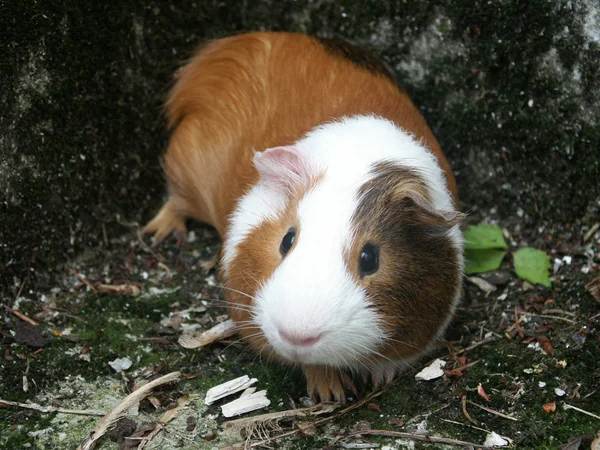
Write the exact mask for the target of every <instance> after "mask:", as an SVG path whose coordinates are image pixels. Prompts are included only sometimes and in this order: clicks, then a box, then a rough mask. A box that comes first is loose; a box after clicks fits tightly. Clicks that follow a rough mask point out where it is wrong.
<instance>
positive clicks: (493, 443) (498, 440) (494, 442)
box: [483, 431, 510, 447]
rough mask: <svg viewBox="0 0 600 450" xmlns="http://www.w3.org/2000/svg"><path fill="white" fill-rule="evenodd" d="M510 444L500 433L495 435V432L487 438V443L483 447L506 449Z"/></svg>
mask: <svg viewBox="0 0 600 450" xmlns="http://www.w3.org/2000/svg"><path fill="white" fill-rule="evenodd" d="M509 444H510V442H509V441H508V440H507V439H504V438H503V437H502V436H500V435H499V434H498V433H494V432H493V431H492V432H491V433H490V434H488V435H487V437H486V438H485V442H484V443H483V445H484V446H485V447H506V446H507V445H509Z"/></svg>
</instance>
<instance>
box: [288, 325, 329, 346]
mask: <svg viewBox="0 0 600 450" xmlns="http://www.w3.org/2000/svg"><path fill="white" fill-rule="evenodd" d="M321 334H322V333H319V334H317V335H309V334H306V333H302V332H297V331H290V332H286V331H283V330H281V329H280V330H279V336H281V339H283V340H284V341H287V342H289V343H290V344H294V345H299V346H303V347H309V346H311V345H315V344H316V343H317V342H318V341H319V339H321Z"/></svg>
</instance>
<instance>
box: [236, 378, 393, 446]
mask: <svg viewBox="0 0 600 450" xmlns="http://www.w3.org/2000/svg"><path fill="white" fill-rule="evenodd" d="M391 385H392V383H390V384H388V385H386V386H384V387H383V388H382V389H380V390H379V391H376V392H373V393H371V394H369V395H367V396H366V397H365V398H363V399H361V400H360V401H358V402H356V403H354V404H353V405H350V406H348V407H347V408H344V409H342V410H341V411H339V412H338V413H337V414H333V415H331V416H328V417H324V418H323V419H319V420H316V421H314V422H313V425H314V426H315V427H317V426H319V425H321V424H323V423H326V422H330V421H332V420H333V419H335V418H337V417H339V416H341V415H343V414H346V413H349V412H350V411H352V410H354V409H356V408H359V407H361V406H363V405H364V404H366V403H369V402H370V401H371V400H373V399H374V398H376V397H379V396H380V395H381V394H383V393H384V392H385V391H387V390H388V388H389V387H390V386H391ZM300 431H302V430H301V429H300V428H296V429H293V430H291V431H286V432H285V433H281V434H278V435H277V436H273V437H270V438H267V439H263V440H262V441H258V442H253V443H252V444H250V445H248V446H247V447H246V448H252V447H259V446H264V445H266V444H268V443H270V442H273V441H275V440H277V439H281V438H284V437H287V436H293V435H294V434H298V433H299V432H300Z"/></svg>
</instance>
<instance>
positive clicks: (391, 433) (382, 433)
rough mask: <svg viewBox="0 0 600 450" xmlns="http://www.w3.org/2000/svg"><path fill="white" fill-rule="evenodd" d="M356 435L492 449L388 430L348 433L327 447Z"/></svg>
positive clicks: (464, 442) (446, 439)
mask: <svg viewBox="0 0 600 450" xmlns="http://www.w3.org/2000/svg"><path fill="white" fill-rule="evenodd" d="M358 435H361V436H362V435H368V436H387V437H394V438H402V439H410V440H413V441H421V442H430V443H433V444H447V445H456V446H461V447H475V448H478V449H492V448H493V447H486V446H482V445H479V444H474V443H472V442H466V441H459V440H458V439H450V438H444V437H439V436H429V435H426V434H417V433H406V432H402V431H390V430H367V431H356V432H354V433H350V434H348V435H346V436H341V437H338V438H335V439H334V440H333V441H331V442H330V443H329V445H333V444H335V443H336V442H338V441H340V440H342V439H346V438H349V437H353V436H358Z"/></svg>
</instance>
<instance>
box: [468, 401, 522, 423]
mask: <svg viewBox="0 0 600 450" xmlns="http://www.w3.org/2000/svg"><path fill="white" fill-rule="evenodd" d="M467 401H468V402H469V403H470V404H471V405H473V406H477V407H478V408H481V409H483V410H484V411H487V412H489V413H490V414H494V415H496V416H498V417H502V418H503V419H508V420H514V421H515V422H518V421H519V419H517V418H516V417H513V416H509V415H507V414H502V413H501V412H498V411H496V410H494V409H492V408H488V407H487V406H483V405H480V404H479V403H475V402H472V401H471V400H467Z"/></svg>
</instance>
